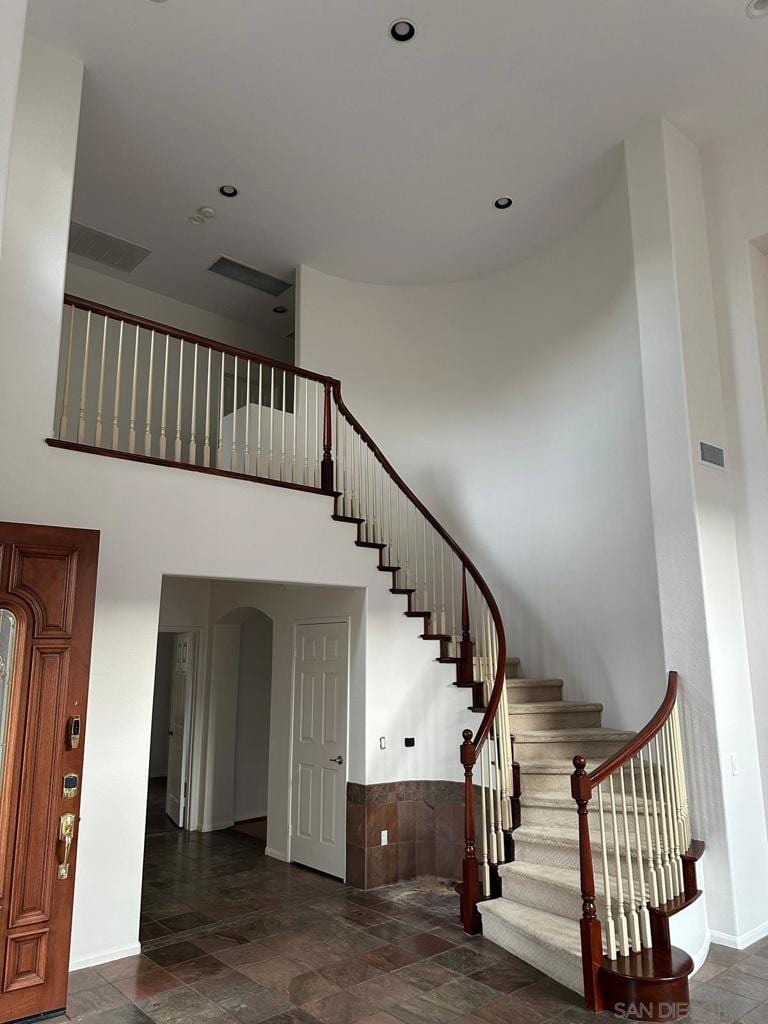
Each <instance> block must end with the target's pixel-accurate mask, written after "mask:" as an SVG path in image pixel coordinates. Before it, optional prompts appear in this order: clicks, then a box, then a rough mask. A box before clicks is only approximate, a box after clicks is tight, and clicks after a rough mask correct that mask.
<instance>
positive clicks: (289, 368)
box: [64, 293, 338, 385]
mask: <svg viewBox="0 0 768 1024" xmlns="http://www.w3.org/2000/svg"><path fill="white" fill-rule="evenodd" d="M64 305H65V306H74V307H75V309H82V310H85V311H86V312H88V313H95V314H96V315H97V316H106V317H109V318H110V319H111V320H119V321H122V322H123V323H126V324H130V325H131V326H132V327H144V328H146V330H148V331H154V332H155V333H156V334H162V335H166V334H167V335H168V337H169V338H178V339H179V340H180V341H188V342H190V343H191V344H193V345H202V346H203V347H204V348H212V349H214V350H215V351H216V352H223V353H224V354H225V355H230V356H237V357H238V359H250V360H252V361H253V362H257V363H263V364H264V365H265V366H273V367H274V368H275V369H276V370H285V371H286V372H288V373H293V374H295V375H296V376H297V377H305V378H307V379H308V380H316V381H319V382H320V383H321V384H331V385H333V384H336V383H338V382H337V380H336V378H335V377H329V376H328V375H327V374H324V373H315V371H314V370H304V369H302V368H301V367H300V366H295V365H294V364H292V363H281V362H280V361H279V360H277V359H270V358H269V357H268V356H263V355H261V354H260V353H258V352H251V351H249V350H248V349H247V348H236V347H235V346H234V345H224V344H222V343H221V342H220V341H213V339H211V338H204V337H203V336H202V335H200V334H192V333H190V332H188V331H181V330H179V328H178V327H171V326H170V325H169V324H161V323H158V322H157V321H155V320H148V319H147V318H146V317H141V316H135V315H134V314H133V313H127V312H126V311H125V310H122V309H114V308H113V307H112V306H104V305H102V304H101V303H100V302H92V301H91V300H90V299H82V298H80V297H79V296H77V295H70V294H69V293H67V294H65V295H64Z"/></svg>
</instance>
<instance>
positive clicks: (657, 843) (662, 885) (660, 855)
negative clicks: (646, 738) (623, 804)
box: [645, 744, 672, 904]
mask: <svg viewBox="0 0 768 1024" xmlns="http://www.w3.org/2000/svg"><path fill="white" fill-rule="evenodd" d="M645 749H646V750H647V751H648V778H649V780H650V783H651V815H652V819H653V846H654V849H655V851H656V882H657V884H658V887H659V902H660V903H662V904H663V903H666V902H667V899H668V898H669V899H671V897H672V893H671V892H670V893H669V895H668V894H667V875H666V872H665V870H664V852H663V850H662V847H661V835H660V833H659V803H658V800H657V798H656V777H655V774H654V770H653V751H652V749H651V746H650V744H649V745H648V746H647V747H646V748H645Z"/></svg>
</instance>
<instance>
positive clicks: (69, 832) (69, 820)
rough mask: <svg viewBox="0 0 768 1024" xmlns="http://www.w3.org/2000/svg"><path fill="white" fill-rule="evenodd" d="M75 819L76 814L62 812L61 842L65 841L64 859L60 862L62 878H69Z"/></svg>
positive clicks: (60, 876) (60, 822) (59, 873)
mask: <svg viewBox="0 0 768 1024" xmlns="http://www.w3.org/2000/svg"><path fill="white" fill-rule="evenodd" d="M75 821H76V818H75V816H74V814H62V816H61V817H60V818H59V842H62V843H64V860H63V861H61V862H60V863H59V871H58V876H59V878H60V879H62V880H63V879H65V878H69V855H70V853H71V851H72V843H73V841H74V838H75Z"/></svg>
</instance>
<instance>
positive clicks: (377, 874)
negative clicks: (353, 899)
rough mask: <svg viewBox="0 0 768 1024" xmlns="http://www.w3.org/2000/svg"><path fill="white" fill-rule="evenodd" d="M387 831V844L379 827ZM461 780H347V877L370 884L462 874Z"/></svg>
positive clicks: (372, 886)
mask: <svg viewBox="0 0 768 1024" xmlns="http://www.w3.org/2000/svg"><path fill="white" fill-rule="evenodd" d="M384 830H386V832H387V840H388V841H387V845H386V846H382V844H381V833H382V831H384ZM463 856H464V786H463V785H462V783H460V782H430V781H420V780H412V781H408V782H382V783H377V784H374V785H372V786H363V785H360V784H359V783H354V782H350V783H348V784H347V882H348V883H349V884H350V885H354V886H355V887H357V888H359V889H375V888H377V887H378V886H380V885H392V884H393V883H394V882H404V881H407V880H408V879H411V878H418V877H421V876H425V875H427V876H429V875H434V876H437V877H438V878H453V879H457V878H461V862H462V857H463Z"/></svg>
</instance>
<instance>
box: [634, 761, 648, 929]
mask: <svg viewBox="0 0 768 1024" xmlns="http://www.w3.org/2000/svg"><path fill="white" fill-rule="evenodd" d="M629 780H630V785H631V789H632V808H633V811H634V818H635V846H636V848H637V853H636V856H637V877H638V879H639V883H640V898H639V900H638V914H639V917H640V938H641V941H642V944H643V945H644V946H646V947H648V948H650V945H651V917H650V914H649V913H648V887H647V886H646V884H645V863H644V859H643V838H642V835H641V833H640V811H639V808H638V806H637V780H636V778H635V763H634V759H630V762H629ZM646 813H647V811H646ZM648 831H650V830H649V829H648V830H647V832H646V837H647V838H649V839H650V836H648V834H647V833H648Z"/></svg>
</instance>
